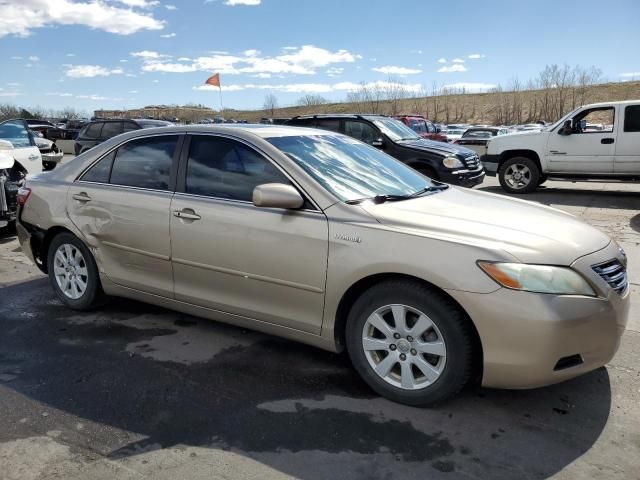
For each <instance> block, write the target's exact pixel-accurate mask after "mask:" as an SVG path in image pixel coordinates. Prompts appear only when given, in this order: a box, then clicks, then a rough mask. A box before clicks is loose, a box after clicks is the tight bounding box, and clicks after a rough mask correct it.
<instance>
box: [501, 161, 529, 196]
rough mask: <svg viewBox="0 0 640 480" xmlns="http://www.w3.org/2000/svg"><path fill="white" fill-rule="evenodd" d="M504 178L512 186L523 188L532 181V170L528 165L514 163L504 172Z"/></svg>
mask: <svg viewBox="0 0 640 480" xmlns="http://www.w3.org/2000/svg"><path fill="white" fill-rule="evenodd" d="M504 180H505V182H507V185H509V186H510V187H511V188H513V189H515V190H522V189H523V188H526V187H527V186H528V185H529V184H530V183H531V170H530V169H529V167H527V166H526V165H523V164H521V163H514V164H513V165H509V166H508V167H507V170H506V171H505V172H504Z"/></svg>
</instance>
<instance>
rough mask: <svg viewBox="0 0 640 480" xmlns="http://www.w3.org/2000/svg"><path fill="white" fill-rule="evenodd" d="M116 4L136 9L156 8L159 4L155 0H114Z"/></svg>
mask: <svg viewBox="0 0 640 480" xmlns="http://www.w3.org/2000/svg"><path fill="white" fill-rule="evenodd" d="M114 1H116V2H118V3H122V4H124V5H126V6H127V7H137V8H151V7H156V6H158V5H159V4H160V2H159V1H157V0H114Z"/></svg>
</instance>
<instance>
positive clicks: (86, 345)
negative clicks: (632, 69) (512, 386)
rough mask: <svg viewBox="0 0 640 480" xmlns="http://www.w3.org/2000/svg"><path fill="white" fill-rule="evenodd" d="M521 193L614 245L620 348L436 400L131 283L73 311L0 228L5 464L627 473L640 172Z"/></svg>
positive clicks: (635, 410)
mask: <svg viewBox="0 0 640 480" xmlns="http://www.w3.org/2000/svg"><path fill="white" fill-rule="evenodd" d="M480 188H481V189H482V190H486V191H491V192H495V193H499V192H500V190H499V188H497V187H496V182H495V180H494V179H488V180H487V181H486V182H485V184H484V185H483V186H481V187H480ZM527 198H528V199H530V200H535V201H538V202H542V203H545V204H548V205H552V206H555V207H557V208H561V209H563V210H566V211H569V212H571V213H574V214H576V215H578V216H580V217H582V218H583V219H585V220H586V221H588V222H590V223H591V224H593V225H595V226H597V227H599V228H601V229H602V230H604V231H606V232H607V233H609V234H610V235H612V236H613V237H615V238H616V239H617V240H618V241H619V242H620V243H621V245H623V247H624V248H625V250H626V251H627V254H628V256H629V259H630V267H629V270H630V276H631V282H632V294H633V305H632V312H631V319H630V324H629V329H628V331H627V333H626V334H625V336H624V338H623V342H622V346H621V348H620V351H619V352H618V354H617V356H616V357H615V358H614V359H613V361H612V362H611V363H610V364H609V365H607V367H606V368H601V369H599V370H597V371H594V372H592V373H590V374H587V375H585V376H583V377H581V378H578V379H575V380H572V381H569V382H566V383H563V384H560V385H556V386H552V387H548V388H543V389H538V390H533V391H499V390H489V389H473V388H469V389H467V390H466V391H465V392H463V394H462V395H461V396H459V397H458V398H456V399H454V400H453V401H451V402H449V403H448V404H446V405H442V406H440V407H437V408H432V409H418V408H411V407H405V406H401V405H397V404H393V403H391V402H388V401H386V400H383V399H381V398H379V397H377V396H375V395H374V394H373V393H372V392H371V391H370V390H369V389H368V388H367V387H366V386H365V385H364V384H363V383H362V382H361V381H360V380H359V379H358V377H357V376H356V375H355V373H354V372H353V370H352V369H351V368H350V366H349V363H348V361H347V358H346V357H345V356H343V355H333V354H329V353H326V352H322V351H319V350H315V349H313V348H310V347H306V346H301V345H297V344H294V343H291V342H288V341H285V340H281V339H277V338H274V337H270V336H267V335H262V334H258V333H254V332H250V331H246V330H242V329H238V328H234V327H229V326H224V325H221V324H217V323H213V322H208V321H204V320H200V319H196V318H193V317H189V316H186V315H182V314H178V313H173V312H170V311H167V310H162V309H159V308H155V307H150V306H147V305H143V304H139V303H135V302H130V301H122V300H117V301H113V302H111V304H110V305H109V306H108V307H106V308H105V309H103V310H101V311H99V312H95V313H92V314H77V313H74V312H72V311H69V310H67V309H65V308H63V307H62V305H61V304H60V302H59V301H57V300H56V299H55V298H54V296H53V293H52V291H51V289H50V288H49V285H48V283H47V279H46V278H45V277H44V276H42V275H41V274H39V272H38V271H37V269H36V268H35V267H33V266H31V265H30V264H29V262H28V261H27V260H26V258H25V257H24V256H23V255H22V254H21V252H20V249H19V247H18V244H17V242H16V241H15V239H14V238H13V237H11V236H5V237H3V238H0V333H1V336H0V479H3V480H4V479H20V480H28V479H53V478H60V479H111V478H118V479H137V478H146V477H152V478H158V479H182V478H185V479H199V478H202V479H204V478H207V479H223V478H255V479H271V478H274V479H275V478H290V477H293V478H301V479H308V480H316V479H341V478H361V479H393V478H397V479H407V478H421V479H425V478H491V479H495V478H499V479H514V478H518V479H529V478H530V479H541V478H561V479H569V478H571V479H576V478H578V479H599V478H601V479H625V480H627V479H634V478H640V474H639V473H638V471H639V468H638V467H639V462H638V459H639V458H640V367H639V365H640V293H639V291H638V289H639V288H640V214H639V212H640V186H637V185H616V184H608V185H607V184H600V183H597V184H577V185H573V184H570V183H549V186H548V187H547V188H543V189H540V190H539V191H538V192H536V193H535V194H533V195H530V196H528V197H527Z"/></svg>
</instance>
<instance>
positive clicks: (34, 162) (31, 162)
mask: <svg viewBox="0 0 640 480" xmlns="http://www.w3.org/2000/svg"><path fill="white" fill-rule="evenodd" d="M0 140H5V141H7V142H9V143H11V145H13V149H11V150H9V151H8V152H6V153H8V154H9V155H11V156H12V157H13V159H14V160H15V161H16V162H18V163H19V164H20V165H22V166H23V167H24V169H25V170H26V171H27V174H28V175H33V174H35V173H39V172H41V171H42V156H41V155H40V150H38V147H37V146H36V142H35V139H34V138H33V134H32V133H31V132H30V131H29V126H28V125H27V122H25V121H24V120H6V121H4V122H2V123H0Z"/></svg>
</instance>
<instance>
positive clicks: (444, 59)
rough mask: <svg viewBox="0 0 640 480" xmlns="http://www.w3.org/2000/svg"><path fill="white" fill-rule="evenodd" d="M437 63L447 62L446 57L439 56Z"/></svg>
mask: <svg viewBox="0 0 640 480" xmlns="http://www.w3.org/2000/svg"><path fill="white" fill-rule="evenodd" d="M438 63H447V59H446V58H439V59H438Z"/></svg>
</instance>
